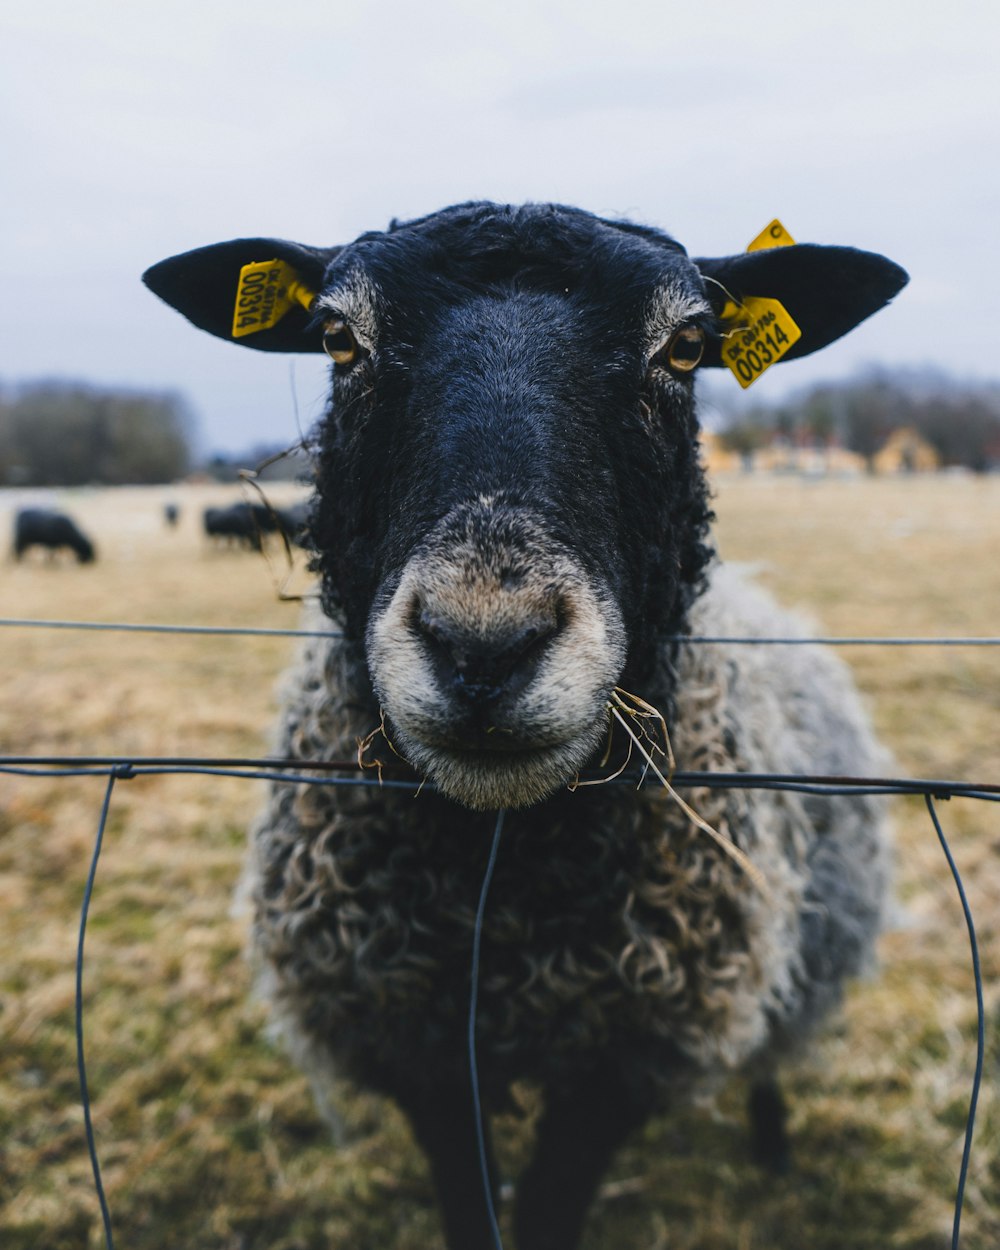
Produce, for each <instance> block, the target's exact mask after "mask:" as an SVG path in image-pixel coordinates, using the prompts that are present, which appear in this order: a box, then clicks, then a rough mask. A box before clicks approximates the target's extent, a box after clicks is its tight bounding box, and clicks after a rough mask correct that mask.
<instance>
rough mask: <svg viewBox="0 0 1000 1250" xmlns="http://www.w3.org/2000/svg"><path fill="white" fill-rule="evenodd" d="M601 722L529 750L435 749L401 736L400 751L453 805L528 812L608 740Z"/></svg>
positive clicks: (511, 745)
mask: <svg viewBox="0 0 1000 1250" xmlns="http://www.w3.org/2000/svg"><path fill="white" fill-rule="evenodd" d="M605 733H606V722H605V721H604V719H603V718H601V719H599V720H598V721H596V722H595V723H594V724H593V725H591V726H589V727H588V728H587V729H586V730H585V731H584V732H582V733H579V734H577V735H576V736H575V737H572V738H561V739H559V740H557V741H556V740H551V741H548V742H546V743H545V744H544V745H540V744H535V745H532V746H530V747H529V746H525V745H524V744H523V742H518V741H516V740H510V739H508V741H507V742H505V743H504V744H503V746H502V747H500V748H498V747H496V746H491V747H488V748H485V747H480V746H470V744H469V743H468V742H464V743H462V744H461V745H455V744H451V745H448V746H443V745H439V744H435V745H432V744H430V743H428V742H426V741H421V740H418V739H414V738H411V737H409V736H408V735H407V734H406V733H405V732H400V733H399V737H398V743H397V745H398V747H399V749H400V751H401V753H402V754H403V755H404V756H405V757H406V758H407V759H408V760H409V761H410V763H411V764H412V765H413V767H414V768H416V769H417V770H418V771H419V772H422V773H424V774H425V775H426V776H427V777H428V778H429V779H430V780H431V781H433V782H434V783H435V784H436V786H437V788H438V790H439V791H440V792H441V793H442V794H444V795H445V796H446V797H448V798H450V799H453V800H454V801H455V802H458V803H461V804H463V806H465V807H471V808H473V809H475V810H479V811H482V810H486V809H495V808H500V807H510V808H517V807H530V806H531V805H533V804H535V803H538V802H541V801H542V800H543V799H547V798H549V797H550V796H551V795H553V794H554V793H555V792H556V791H557V790H559V789H560V788H561V787H563V786H565V785H568V784H569V783H570V782H571V781H572V780H573V778H574V777H575V776H577V774H578V773H579V772H580V770H581V769H582V768H583V767H585V765H586V764H587V763H588V762H589V761H590V760H591V759H592V758H593V756H594V753H595V751H597V750H598V749H599V748H600V746H601V744H602V743H603V741H604V737H605Z"/></svg>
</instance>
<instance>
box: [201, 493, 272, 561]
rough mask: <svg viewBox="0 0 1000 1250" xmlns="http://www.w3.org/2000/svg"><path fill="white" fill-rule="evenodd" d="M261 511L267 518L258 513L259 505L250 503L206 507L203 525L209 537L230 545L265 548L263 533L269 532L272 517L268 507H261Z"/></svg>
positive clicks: (258, 549) (255, 549) (259, 549)
mask: <svg viewBox="0 0 1000 1250" xmlns="http://www.w3.org/2000/svg"><path fill="white" fill-rule="evenodd" d="M260 512H261V513H263V514H264V517H265V518H267V519H266V520H262V519H261V517H260V516H259V515H258V510H257V507H256V506H255V505H253V504H248V503H234V504H230V505H229V507H228V508H206V509H205V511H204V512H203V513H202V525H203V527H204V530H205V535H206V537H207V538H210V539H212V538H215V539H220V540H221V542H222V543H223V544H225V545H226V546H229V545H230V543H231V542H232V543H235V545H236V546H237V547H247V548H249V549H250V550H251V551H261V550H263V537H262V536H263V534H264V533H266V532H267V530H268V528H269V526H268V522H269V521H270V518H269V517H268V514H267V509H266V508H263V507H261V508H260Z"/></svg>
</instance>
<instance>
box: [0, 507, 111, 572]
mask: <svg viewBox="0 0 1000 1250" xmlns="http://www.w3.org/2000/svg"><path fill="white" fill-rule="evenodd" d="M29 547H45V548H47V550H48V551H50V552H55V551H58V550H59V549H60V548H61V547H68V548H69V549H70V550H71V551H73V552H74V553H75V554H76V558H77V560H78V561H79V562H80V563H81V564H89V563H91V561H93V560H95V559H96V558H97V551H96V549H95V547H94V544H93V543H92V542H91V540H90V539H89V538H88V537H87V536H86V534H84V532H83V531H82V530H81V529H80V527H79V526H78V525H77V524H76V522H75V521H74V520H73V518H72V517H69V516H67V515H66V514H65V513H64V512H55V511H53V510H52V509H49V508H22V509H21V510H20V511H19V512H18V513H17V515H16V516H15V518H14V559H15V560H20V559H21V557H22V556H23V555H24V553H25V552H26V551H27V550H28V548H29Z"/></svg>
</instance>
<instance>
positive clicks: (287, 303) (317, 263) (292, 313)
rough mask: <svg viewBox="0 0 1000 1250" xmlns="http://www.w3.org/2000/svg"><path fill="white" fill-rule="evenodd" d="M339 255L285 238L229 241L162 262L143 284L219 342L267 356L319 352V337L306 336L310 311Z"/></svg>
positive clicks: (316, 334) (327, 249) (146, 276)
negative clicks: (219, 339) (215, 337)
mask: <svg viewBox="0 0 1000 1250" xmlns="http://www.w3.org/2000/svg"><path fill="white" fill-rule="evenodd" d="M339 251H340V248H336V247H331V248H318V247H305V246H303V245H302V244H300V243H289V242H287V241H285V240H284V239H232V240H231V241H230V242H228V243H216V244H213V245H212V246H210V247H199V248H196V249H195V250H194V251H193V252H184V253H183V254H182V255H180V256H171V257H170V258H169V259H167V260H161V261H160V262H159V264H157V265H153V266H152V268H150V269H147V270H146V272H145V273H144V274H143V275H142V280H143V282H145V284H146V286H148V287H149V289H150V290H151V291H153V292H154V293H155V294H156V295H158V296H159V297H160V299H162V300H165V301H166V302H167V303H168V304H169V305H170V306H171V307H172V308H176V309H177V311H178V312H180V313H183V314H184V316H185V317H187V319H188V320H189V321H191V322H193V323H194V324H195V325H196V326H198V328H199V329H201V330H207V331H208V332H209V334H215V335H217V336H218V337H219V338H221V339H230V340H231V341H232V342H235V343H240V344H242V345H243V346H244V347H255V348H257V349H258V350H260V351H265V352H319V351H322V350H323V345H322V340H321V336H320V334H319V333H318V332H317V331H316V330H315V329H313V330H312V331H311V332H309V331H308V327H309V324H310V319H311V318H310V313H309V305H310V303H311V302H312V299H313V298H314V297H315V294H316V292H317V291H319V290H320V289H321V288H322V286H323V276H324V274H325V272H326V269H327V266H328V265H329V264H330V262H331V261H332V260H333V258H334V257H335V256H336V255H337V253H338V252H339ZM248 266H253V268H252V269H248V268H247V267H248Z"/></svg>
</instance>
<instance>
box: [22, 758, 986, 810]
mask: <svg viewBox="0 0 1000 1250" xmlns="http://www.w3.org/2000/svg"><path fill="white" fill-rule="evenodd" d="M114 769H117V770H121V771H120V772H119V774H118V775H119V776H121V777H129V778H131V777H139V776H162V775H165V774H170V773H202V774H208V775H211V776H233V777H244V778H247V777H248V778H251V779H254V780H260V781H284V782H288V783H290V784H291V783H294V784H298V783H314V784H316V785H324V784H326V785H344V786H351V785H354V786H357V785H365V786H372V787H374V788H378V787H379V786H384V787H389V788H394V789H407V790H413V791H417V790H426V791H434V790H435V789H436V787H435V786H434V784H433V782H429V781H427V780H426V779H425V778H423V777H422V776H419V775H417V774H415V773H411V772H410V770H403V769H399V768H395V767H392V766H390V765H382V767H381V770H380V771H381V774H382V775H381V776H378V775H372V774H373V773H375V772H376V770H377V769H378V766H377V765H374V764H367V765H361V764H359V763H358V762H357V760H303V759H268V758H267V757H266V756H265V757H260V758H249V757H243V758H239V757H231V758H223V757H219V756H179V755H178V756H170V755H150V756H134V755H127V754H122V755H0V772H4V773H13V774H17V775H20V776H29V777H30V776H48V777H64V776H68V775H73V776H107V775H108V773H109V771H111V770H114ZM345 772H346V773H354V774H356V775H355V776H348V777H335V776H331V775H330V774H333V773H345ZM404 772H405V773H406V774H408V775H405V776H400V775H399V774H400V773H404ZM317 773H322V774H326V775H325V776H317V775H316V774H317ZM580 776H581V780H594V779H597V778H598V776H599V775H598V774H596V773H594V772H592V771H591V770H587V771H585V772H583V773H581V774H580ZM671 782H672V784H673V785H674V786H675V787H676V788H679V789H709V790H787V791H796V792H800V793H802V792H805V793H809V794H818V795H830V796H836V795H846V794H865V795H882V794H884V795H892V794H896V795H906V794H912V795H918V796H923V795H927V794H930V795H931V796H932V797H934V798H937V799H948V798H966V799H984V800H986V801H993V802H1000V784H997V783H994V782H986V781H957V780H954V779H936V778H920V777H858V776H837V775H831V774H827V773H730V772H710V771H708V772H685V771H682V770H680V769H678V770H677V771H676V772H674V773H673V774H672V777H671ZM608 784H611V785H624V786H627V785H642V786H643V787H650V788H652V789H654V790H655V789H659V784H658V783H657V782H656V781H655V780H654V779H652V778H648V777H647V776H646V774H645V772H641V773H640V772H625V773H622V774H621V775H620V776H618V777H615V778H612V779H609V782H608Z"/></svg>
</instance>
